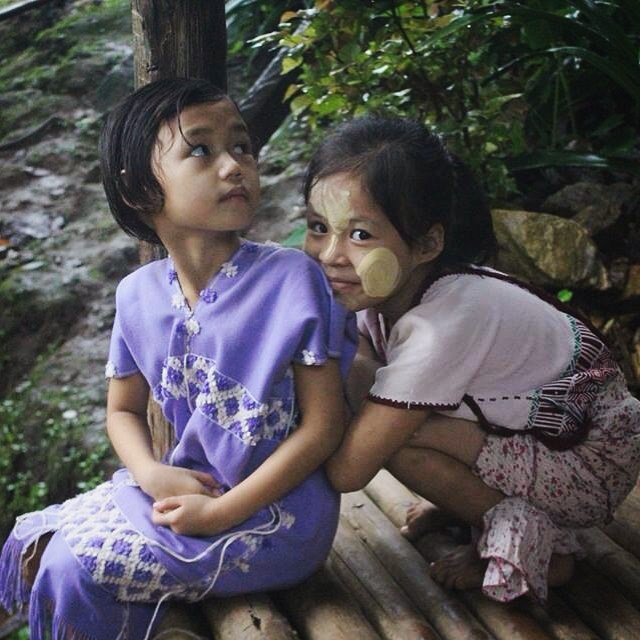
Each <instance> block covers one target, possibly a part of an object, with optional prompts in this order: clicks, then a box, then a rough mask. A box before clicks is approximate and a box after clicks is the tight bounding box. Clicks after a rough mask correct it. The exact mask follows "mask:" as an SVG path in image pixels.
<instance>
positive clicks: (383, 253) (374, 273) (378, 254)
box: [356, 247, 400, 298]
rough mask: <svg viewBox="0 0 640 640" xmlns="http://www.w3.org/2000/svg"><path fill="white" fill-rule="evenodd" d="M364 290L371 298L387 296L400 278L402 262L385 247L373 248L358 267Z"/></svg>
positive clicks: (357, 271)
mask: <svg viewBox="0 0 640 640" xmlns="http://www.w3.org/2000/svg"><path fill="white" fill-rule="evenodd" d="M356 273H357V274H358V277H359V278H360V282H361V284H362V289H363V291H364V292H365V293H366V294H367V295H368V296H370V297H371V298H385V297H386V296H388V295H390V294H391V293H393V290H394V289H395V288H396V285H397V284H398V280H399V279H400V263H399V262H398V258H396V256H395V254H394V253H393V252H392V251H390V250H389V249H387V248H385V247H378V248H377V249H373V250H372V251H370V252H369V253H367V255H366V256H365V257H364V258H363V259H362V260H361V261H360V264H358V266H357V267H356Z"/></svg>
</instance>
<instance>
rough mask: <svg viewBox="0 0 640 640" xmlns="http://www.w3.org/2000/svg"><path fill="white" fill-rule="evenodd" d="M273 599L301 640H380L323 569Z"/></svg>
mask: <svg viewBox="0 0 640 640" xmlns="http://www.w3.org/2000/svg"><path fill="white" fill-rule="evenodd" d="M273 596H274V599H275V600H276V602H277V604H278V605H279V607H280V608H281V609H282V610H283V611H284V612H285V614H286V616H287V618H288V619H289V620H291V621H292V622H293V624H294V626H295V627H296V629H297V630H298V632H299V633H300V635H301V636H302V637H303V638H304V639H305V640H355V639H357V640H380V636H379V635H378V634H377V633H376V632H375V630H374V629H373V627H372V626H371V625H370V624H369V622H368V621H367V619H366V618H365V617H364V615H363V614H362V612H361V610H360V607H359V606H358V603H357V602H356V601H355V599H354V598H353V597H352V596H351V594H350V593H349V592H348V591H347V590H346V589H345V588H344V586H343V585H342V583H341V582H340V580H339V579H338V577H337V576H336V575H335V574H334V573H333V572H332V571H331V570H330V569H329V568H328V567H327V566H325V567H323V568H322V569H321V570H320V571H318V572H317V573H316V574H314V575H313V576H311V578H309V579H308V580H306V581H305V582H303V583H302V584H300V585H298V586H296V587H292V588H291V589H287V590H285V591H281V592H279V593H275V594H273Z"/></svg>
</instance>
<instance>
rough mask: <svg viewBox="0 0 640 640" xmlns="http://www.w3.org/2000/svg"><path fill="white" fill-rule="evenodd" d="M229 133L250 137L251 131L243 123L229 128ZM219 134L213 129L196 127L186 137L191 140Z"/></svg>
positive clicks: (186, 132) (235, 123) (188, 130)
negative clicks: (194, 137) (191, 138)
mask: <svg viewBox="0 0 640 640" xmlns="http://www.w3.org/2000/svg"><path fill="white" fill-rule="evenodd" d="M229 131H230V132H231V133H245V134H247V135H249V131H248V129H247V127H246V125H245V124H244V123H242V122H234V123H233V124H232V125H231V126H230V127H229ZM215 133H217V129H214V128H213V127H208V126H206V125H205V126H201V125H195V126H193V127H191V128H189V129H187V130H186V131H185V132H184V135H185V136H186V137H187V138H190V137H192V136H202V135H212V134H215Z"/></svg>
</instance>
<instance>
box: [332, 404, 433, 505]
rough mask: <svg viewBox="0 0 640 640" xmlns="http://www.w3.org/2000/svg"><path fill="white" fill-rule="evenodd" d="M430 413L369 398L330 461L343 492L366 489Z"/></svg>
mask: <svg viewBox="0 0 640 640" xmlns="http://www.w3.org/2000/svg"><path fill="white" fill-rule="evenodd" d="M428 415H429V411H428V410H416V409H402V408H398V407H395V406H394V407H391V406H388V405H384V404H378V403H374V402H370V401H368V400H367V401H365V402H364V403H363V405H362V407H361V409H360V412H359V413H358V415H357V416H356V417H355V418H354V419H353V421H352V422H351V424H350V425H349V427H348V428H347V433H346V435H345V437H344V440H343V441H342V444H341V445H340V448H339V449H338V450H337V451H336V452H335V453H334V454H333V455H332V456H331V458H329V460H328V461H327V474H328V476H329V480H330V481H331V484H332V485H333V487H334V488H335V489H336V490H337V491H340V492H342V493H346V492H348V491H357V490H358V489H362V488H363V487H364V486H365V485H366V484H367V483H368V482H369V480H371V478H373V476H374V475H375V474H376V473H377V472H378V471H379V470H380V469H381V468H382V467H383V466H384V465H385V464H386V462H387V460H388V459H389V458H390V457H391V456H392V455H393V454H394V453H395V452H396V451H397V450H398V449H400V448H401V447H402V446H403V445H404V444H406V442H407V441H408V440H409V438H411V436H412V434H413V433H414V431H415V430H416V429H417V428H418V427H420V425H422V424H423V423H424V421H425V420H426V418H427V416H428Z"/></svg>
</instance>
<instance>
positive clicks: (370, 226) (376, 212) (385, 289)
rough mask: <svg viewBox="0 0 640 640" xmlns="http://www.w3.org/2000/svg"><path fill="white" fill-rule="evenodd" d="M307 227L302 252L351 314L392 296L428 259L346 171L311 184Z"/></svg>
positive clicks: (357, 180)
mask: <svg viewBox="0 0 640 640" xmlns="http://www.w3.org/2000/svg"><path fill="white" fill-rule="evenodd" d="M307 227H308V228H307V236H306V240H305V251H306V252H307V253H308V254H309V255H311V256H312V257H313V258H315V259H316V260H318V261H319V262H320V263H321V264H322V267H323V269H324V272H325V274H326V275H327V278H328V279H329V282H330V284H331V287H332V289H333V291H334V293H335V295H336V298H337V299H338V300H339V301H340V302H341V303H342V304H343V305H344V306H345V307H347V308H348V309H350V310H351V311H359V310H360V309H365V308H367V307H371V306H376V305H379V304H381V303H382V302H384V301H386V300H389V299H391V298H393V297H394V296H395V295H397V294H398V292H399V291H400V290H402V288H403V287H404V285H406V284H407V282H408V280H409V278H410V276H411V274H412V273H413V271H414V269H415V267H416V266H417V265H419V264H422V263H424V262H426V261H428V260H425V254H424V251H423V250H421V249H417V248H416V249H411V248H410V247H409V246H408V245H407V243H406V242H405V241H404V240H403V239H402V238H401V237H400V234H399V233H398V232H397V230H396V229H395V227H394V226H393V225H392V224H391V222H390V221H389V219H388V218H387V217H386V215H385V214H384V213H383V212H382V210H381V209H380V208H379V207H378V206H377V205H376V204H374V203H373V202H372V201H371V199H370V198H369V196H368V194H367V193H366V191H365V190H363V189H362V186H361V180H360V178H359V177H358V176H354V175H352V174H349V173H337V174H334V175H330V176H327V177H326V178H322V179H320V180H318V182H317V183H316V184H315V185H314V187H313V188H312V189H311V193H310V195H309V203H308V207H307ZM431 259H432V258H431Z"/></svg>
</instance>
